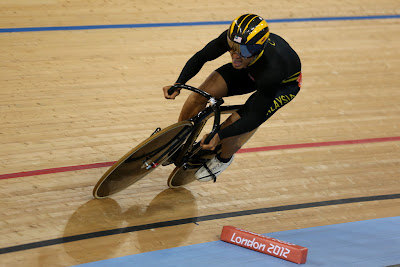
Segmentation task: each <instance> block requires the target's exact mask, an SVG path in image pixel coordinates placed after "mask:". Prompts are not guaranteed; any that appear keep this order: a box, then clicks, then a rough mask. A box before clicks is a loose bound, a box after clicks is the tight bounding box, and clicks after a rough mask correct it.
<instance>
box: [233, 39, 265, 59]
mask: <svg viewBox="0 0 400 267" xmlns="http://www.w3.org/2000/svg"><path fill="white" fill-rule="evenodd" d="M227 40H228V44H229V47H230V48H231V49H232V50H233V51H235V52H236V53H237V54H238V55H239V56H240V57H242V58H249V57H252V56H254V55H255V54H257V53H259V52H260V51H261V50H262V49H263V47H264V46H263V45H259V44H255V45H241V44H238V43H235V42H234V41H232V40H231V39H229V38H227Z"/></svg>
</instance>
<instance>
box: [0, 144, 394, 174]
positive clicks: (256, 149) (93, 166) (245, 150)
mask: <svg viewBox="0 0 400 267" xmlns="http://www.w3.org/2000/svg"><path fill="white" fill-rule="evenodd" d="M390 141H400V136H395V137H383V138H369V139H359V140H344V141H331V142H316V143H303V144H291V145H277V146H265V147H254V148H242V149H240V150H239V151H238V152H237V153H251V152H262V151H271V150H283V149H296V148H307V147H324V146H339V145H352V144H366V143H380V142H390ZM114 163H115V161H112V162H100V163H93V164H85V165H77V166H68V167H59V168H51V169H43V170H36V171H26V172H16V173H8V174H0V180H1V179H11V178H19V177H28V176H35V175H43V174H52V173H59V172H70V171H79V170H87V169H96V168H103V167H110V166H112V165H113V164H114Z"/></svg>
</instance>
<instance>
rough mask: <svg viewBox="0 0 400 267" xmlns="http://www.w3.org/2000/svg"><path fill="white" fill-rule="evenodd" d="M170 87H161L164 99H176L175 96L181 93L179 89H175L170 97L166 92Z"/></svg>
mask: <svg viewBox="0 0 400 267" xmlns="http://www.w3.org/2000/svg"><path fill="white" fill-rule="evenodd" d="M171 87H172V85H168V86H164V87H163V91H164V97H165V98H166V99H175V97H177V96H178V95H179V94H180V92H181V89H176V90H175V92H174V93H173V94H172V95H169V94H168V90H169V88H171Z"/></svg>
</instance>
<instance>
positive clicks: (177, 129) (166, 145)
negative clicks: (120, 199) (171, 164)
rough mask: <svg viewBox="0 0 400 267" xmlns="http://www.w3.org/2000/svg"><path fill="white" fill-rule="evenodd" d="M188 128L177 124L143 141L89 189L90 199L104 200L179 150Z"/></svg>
mask: <svg viewBox="0 0 400 267" xmlns="http://www.w3.org/2000/svg"><path fill="white" fill-rule="evenodd" d="M191 127H193V126H192V124H191V123H190V122H189V121H182V122H178V123H175V124H173V125H171V126H169V127H167V128H165V129H163V130H161V131H159V132H157V133H155V134H154V135H152V136H150V137H149V138H147V139H146V140H144V141H143V142H142V143H140V144H139V145H137V146H136V147H135V148H133V149H132V150H130V151H129V152H128V153H126V154H125V155H124V156H123V157H122V158H121V159H120V160H119V161H117V162H116V163H115V164H114V165H113V166H111V167H110V168H109V169H108V170H107V171H106V172H105V173H104V175H103V176H102V177H101V178H100V180H99V181H98V182H97V184H96V185H95V187H94V189H93V196H94V197H95V198H105V197H107V196H110V195H112V194H115V193H117V192H119V191H121V190H123V189H125V188H127V187H128V186H130V185H132V184H134V183H136V182H137V181H139V180H140V179H142V178H143V177H145V176H146V175H147V174H149V173H150V172H152V171H153V170H155V169H156V168H157V167H158V166H159V165H160V164H162V163H163V162H164V161H166V160H167V159H168V158H169V157H170V156H171V155H172V154H173V153H174V152H175V151H176V150H177V149H179V147H180V146H181V145H182V144H183V143H184V141H185V140H186V138H187V136H188V134H187V133H188V132H189V131H190V128H191ZM171 148H172V150H171ZM168 150H170V151H168ZM154 161H157V162H154Z"/></svg>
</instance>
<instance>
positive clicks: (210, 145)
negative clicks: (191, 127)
mask: <svg viewBox="0 0 400 267" xmlns="http://www.w3.org/2000/svg"><path fill="white" fill-rule="evenodd" d="M209 135H210V134H206V135H204V137H203V139H202V140H201V142H200V145H201V148H202V149H205V150H214V149H215V148H216V147H217V145H218V144H219V141H220V140H221V139H220V138H219V135H218V134H216V135H214V137H213V138H212V139H211V140H210V143H208V144H204V141H205V140H206V138H207V136H209Z"/></svg>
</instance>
